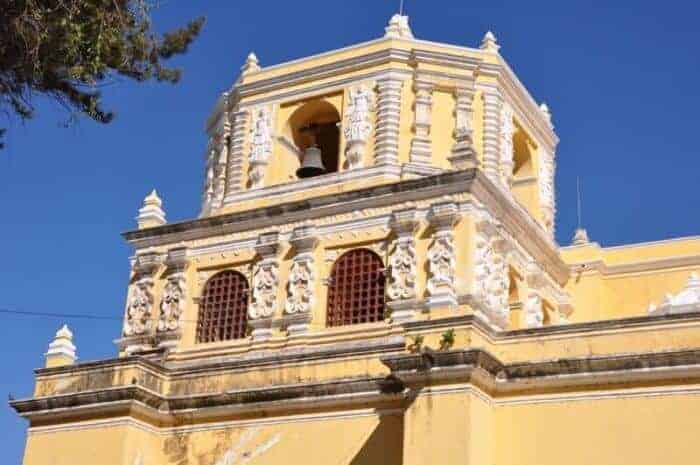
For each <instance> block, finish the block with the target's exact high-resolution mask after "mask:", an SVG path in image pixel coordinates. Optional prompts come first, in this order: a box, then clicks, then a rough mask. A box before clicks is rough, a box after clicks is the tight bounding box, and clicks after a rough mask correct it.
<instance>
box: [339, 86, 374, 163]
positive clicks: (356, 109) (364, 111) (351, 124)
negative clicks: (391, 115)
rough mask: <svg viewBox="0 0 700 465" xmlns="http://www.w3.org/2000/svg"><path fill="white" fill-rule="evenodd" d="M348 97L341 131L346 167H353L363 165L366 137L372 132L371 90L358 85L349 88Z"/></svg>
mask: <svg viewBox="0 0 700 465" xmlns="http://www.w3.org/2000/svg"><path fill="white" fill-rule="evenodd" d="M348 97H349V100H350V102H349V104H348V108H347V115H346V123H345V126H344V129H343V132H344V135H345V141H346V143H347V149H346V158H347V161H348V168H349V169H353V168H359V167H361V166H363V157H364V154H365V147H366V145H367V138H368V137H369V135H370V134H371V133H372V122H371V118H370V109H371V106H372V92H371V91H370V90H369V89H367V88H366V87H364V86H358V87H354V88H352V89H350V92H349V93H348Z"/></svg>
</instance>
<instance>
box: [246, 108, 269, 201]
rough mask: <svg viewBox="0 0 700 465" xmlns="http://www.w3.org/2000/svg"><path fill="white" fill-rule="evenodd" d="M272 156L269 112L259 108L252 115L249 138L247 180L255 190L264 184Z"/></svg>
mask: <svg viewBox="0 0 700 465" xmlns="http://www.w3.org/2000/svg"><path fill="white" fill-rule="evenodd" d="M271 154H272V124H271V117H270V111H269V110H268V109H267V108H260V109H258V110H256V111H255V113H254V115H253V125H252V127H251V138H250V158H249V165H250V171H249V174H248V176H249V179H250V187H251V188H253V189H255V188H259V187H263V186H264V184H265V171H266V168H267V165H268V163H269V158H270V155H271Z"/></svg>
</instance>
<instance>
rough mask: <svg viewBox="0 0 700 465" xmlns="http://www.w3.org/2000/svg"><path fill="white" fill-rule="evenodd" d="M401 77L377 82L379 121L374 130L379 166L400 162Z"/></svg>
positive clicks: (392, 77) (376, 161)
mask: <svg viewBox="0 0 700 465" xmlns="http://www.w3.org/2000/svg"><path fill="white" fill-rule="evenodd" d="M402 87H403V81H402V80H401V78H400V77H399V76H393V75H389V76H387V77H385V78H382V79H379V80H378V81H377V120H376V127H375V130H374V141H375V142H374V146H375V149H374V152H375V154H374V157H375V163H376V164H377V165H381V164H394V163H398V161H399V128H400V127H401V124H400V123H401V88H402Z"/></svg>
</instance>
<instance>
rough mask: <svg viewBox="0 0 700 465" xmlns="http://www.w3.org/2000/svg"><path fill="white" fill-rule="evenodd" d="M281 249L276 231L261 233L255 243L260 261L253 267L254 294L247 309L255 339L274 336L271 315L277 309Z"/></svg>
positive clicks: (249, 323)
mask: <svg viewBox="0 0 700 465" xmlns="http://www.w3.org/2000/svg"><path fill="white" fill-rule="evenodd" d="M280 249H281V247H280V242H279V233H277V232H271V233H265V234H261V235H260V236H259V237H258V241H257V243H256V245H255V251H256V252H257V255H258V257H259V260H258V262H257V263H256V264H255V266H254V268H253V279H252V283H253V285H252V293H253V296H252V299H251V303H250V307H249V308H248V325H249V326H250V328H251V330H252V332H251V335H252V337H253V340H254V341H258V340H265V339H269V338H270V337H271V336H272V318H273V316H274V313H275V309H276V308H277V289H278V286H279V255H280Z"/></svg>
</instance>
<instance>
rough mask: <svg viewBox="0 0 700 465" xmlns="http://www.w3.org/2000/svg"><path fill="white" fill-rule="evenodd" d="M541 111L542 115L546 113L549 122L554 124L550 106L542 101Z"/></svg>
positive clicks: (550, 124)
mask: <svg viewBox="0 0 700 465" xmlns="http://www.w3.org/2000/svg"><path fill="white" fill-rule="evenodd" d="M540 111H541V112H542V115H544V117H545V119H546V120H547V122H548V123H549V126H550V127H551V126H552V113H551V112H550V111H549V106H548V105H547V104H546V103H544V102H542V103H540Z"/></svg>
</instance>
